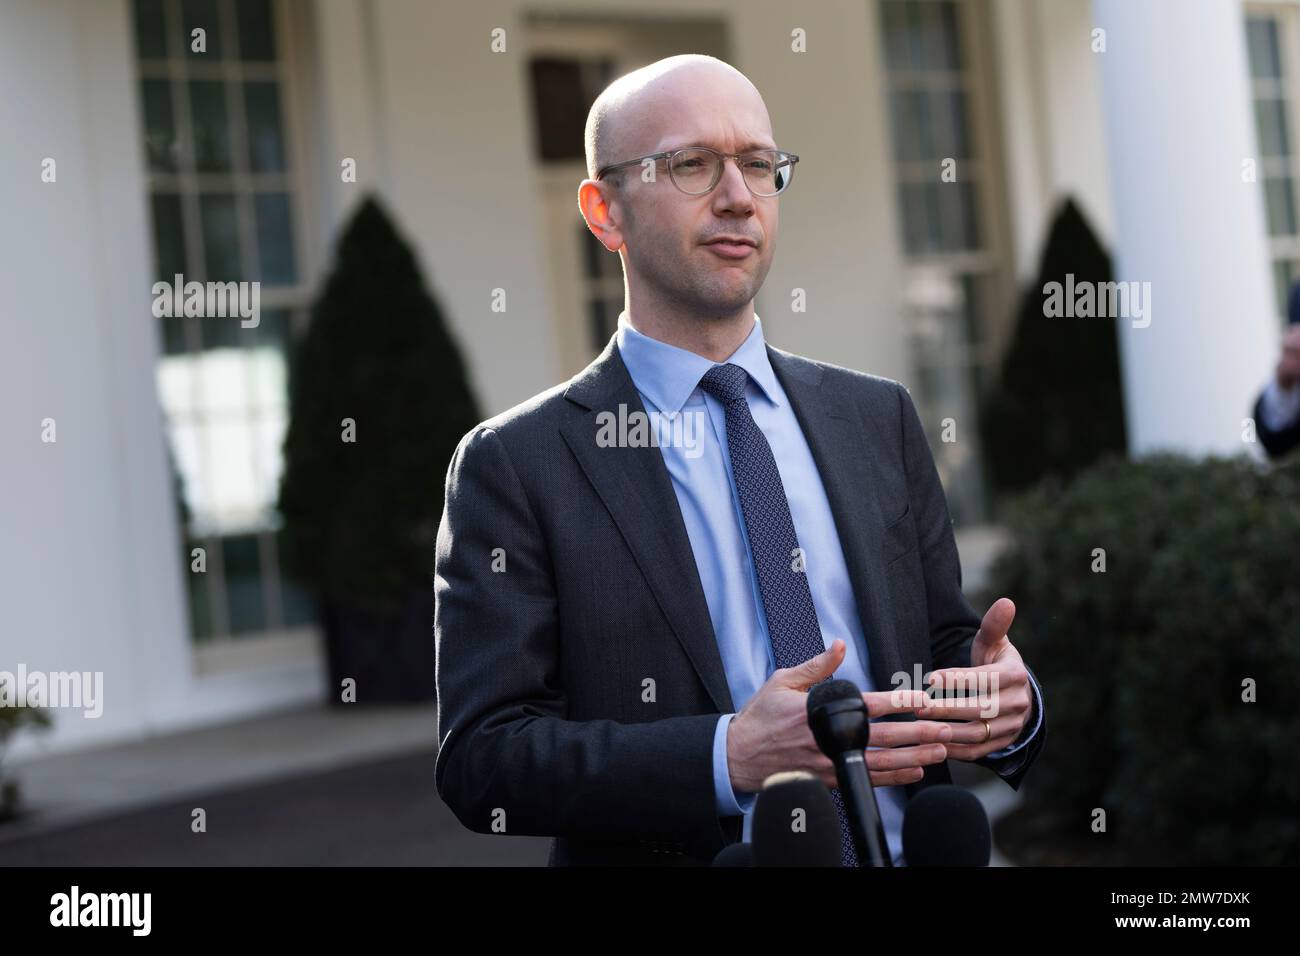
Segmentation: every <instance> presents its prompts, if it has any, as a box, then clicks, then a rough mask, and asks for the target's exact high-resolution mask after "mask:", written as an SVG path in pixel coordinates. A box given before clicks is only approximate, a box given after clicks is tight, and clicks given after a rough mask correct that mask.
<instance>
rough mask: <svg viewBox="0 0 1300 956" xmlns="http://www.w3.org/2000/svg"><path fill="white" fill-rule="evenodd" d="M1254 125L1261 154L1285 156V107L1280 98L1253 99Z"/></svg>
mask: <svg viewBox="0 0 1300 956" xmlns="http://www.w3.org/2000/svg"><path fill="white" fill-rule="evenodd" d="M1255 127H1256V129H1257V130H1258V131H1259V151H1260V155H1261V156H1285V155H1286V154H1287V153H1288V152H1290V150H1289V149H1288V148H1287V133H1286V109H1285V106H1284V104H1283V101H1282V100H1281V99H1275V98H1272V97H1268V98H1260V99H1256V100H1255Z"/></svg>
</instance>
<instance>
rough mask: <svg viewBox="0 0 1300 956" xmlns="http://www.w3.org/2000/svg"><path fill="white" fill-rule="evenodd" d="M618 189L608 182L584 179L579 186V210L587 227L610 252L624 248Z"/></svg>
mask: <svg viewBox="0 0 1300 956" xmlns="http://www.w3.org/2000/svg"><path fill="white" fill-rule="evenodd" d="M615 192H616V190H615V189H614V187H613V186H611V185H609V184H608V183H599V182H597V181H596V180H594V179H584V180H583V181H582V185H580V186H579V187H578V211H579V212H580V213H582V218H583V219H584V220H586V223H587V228H588V229H590V230H591V231H592V233H593V234H594V235H595V237H596V238H597V239H599V240H600V242H601V245H603V246H604V247H605V248H606V249H608V250H609V251H610V252H618V250H620V249H622V248H623V231H622V229H620V228H619V217H618V202H617V201H616V200H615V199H614V194H615Z"/></svg>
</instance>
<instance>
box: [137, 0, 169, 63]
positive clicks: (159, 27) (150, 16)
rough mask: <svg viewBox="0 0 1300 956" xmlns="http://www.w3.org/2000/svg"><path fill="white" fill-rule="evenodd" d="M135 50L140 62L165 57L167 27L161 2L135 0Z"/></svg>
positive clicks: (155, 0) (156, 0) (160, 0)
mask: <svg viewBox="0 0 1300 956" xmlns="http://www.w3.org/2000/svg"><path fill="white" fill-rule="evenodd" d="M135 48H136V52H137V54H138V55H139V57H140V59H142V60H162V59H165V58H166V56H167V27H166V24H165V21H164V18H163V2H162V0H135Z"/></svg>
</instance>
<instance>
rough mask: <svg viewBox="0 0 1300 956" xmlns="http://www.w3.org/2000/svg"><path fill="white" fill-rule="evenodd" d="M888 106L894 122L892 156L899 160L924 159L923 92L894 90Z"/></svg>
mask: <svg viewBox="0 0 1300 956" xmlns="http://www.w3.org/2000/svg"><path fill="white" fill-rule="evenodd" d="M889 107H890V115H891V118H892V120H893V124H894V157H895V158H896V159H897V160H899V161H900V162H909V161H912V160H919V159H925V158H926V148H925V141H924V134H923V132H922V123H923V122H924V121H925V119H926V110H925V94H924V93H919V92H916V91H914V90H895V91H894V92H893V93H892V94H891V95H890V97H889Z"/></svg>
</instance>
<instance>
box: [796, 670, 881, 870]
mask: <svg viewBox="0 0 1300 956" xmlns="http://www.w3.org/2000/svg"><path fill="white" fill-rule="evenodd" d="M808 726H809V727H811V728H812V733H813V739H815V740H816V741H817V746H818V748H819V749H820V750H821V752H822V753H824V754H825V755H826V756H828V757H830V758H831V760H832V761H834V763H835V777H836V779H837V780H839V782H840V796H841V797H842V798H843V800H844V810H845V813H846V814H847V815H848V818H849V830H850V831H851V832H852V834H853V846H854V848H855V849H856V850H857V851H858V864H859V865H860V866H893V865H894V862H893V860H891V859H890V857H889V843H888V842H887V841H886V840H885V825H884V824H883V823H881V822H880V807H878V806H877V805H876V792H875V791H874V790H873V789H872V788H871V776H870V774H868V773H867V759H866V749H867V745H868V744H869V743H870V742H871V722H870V720H869V719H868V715H867V703H866V701H864V700H863V699H862V693H861V692H860V691H859V690H858V687H857V685H856V684H854V683H853V682H852V681H848V680H832V681H826V682H825V683H822V684H816V685H814V687H813V688H812V690H810V691H809V692H808Z"/></svg>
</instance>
